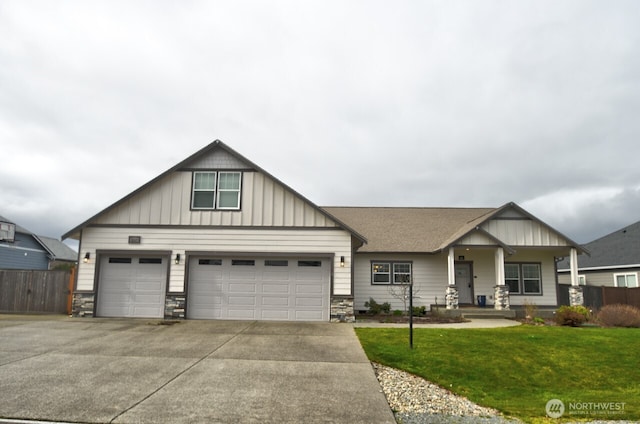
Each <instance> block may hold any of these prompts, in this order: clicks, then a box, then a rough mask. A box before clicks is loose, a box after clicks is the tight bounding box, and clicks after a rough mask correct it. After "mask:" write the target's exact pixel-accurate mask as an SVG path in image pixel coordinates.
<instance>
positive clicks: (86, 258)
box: [82, 252, 91, 264]
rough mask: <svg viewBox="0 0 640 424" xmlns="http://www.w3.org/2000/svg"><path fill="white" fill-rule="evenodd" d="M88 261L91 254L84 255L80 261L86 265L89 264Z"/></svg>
mask: <svg viewBox="0 0 640 424" xmlns="http://www.w3.org/2000/svg"><path fill="white" fill-rule="evenodd" d="M89 259H91V253H89V252H87V253H85V254H84V259H83V260H82V261H83V262H84V263H85V264H86V263H87V262H89Z"/></svg>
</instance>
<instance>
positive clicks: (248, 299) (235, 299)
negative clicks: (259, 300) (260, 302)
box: [229, 296, 256, 306]
mask: <svg viewBox="0 0 640 424" xmlns="http://www.w3.org/2000/svg"><path fill="white" fill-rule="evenodd" d="M238 305H243V306H256V298H255V296H229V306H238Z"/></svg>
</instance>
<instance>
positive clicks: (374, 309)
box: [364, 297, 391, 315]
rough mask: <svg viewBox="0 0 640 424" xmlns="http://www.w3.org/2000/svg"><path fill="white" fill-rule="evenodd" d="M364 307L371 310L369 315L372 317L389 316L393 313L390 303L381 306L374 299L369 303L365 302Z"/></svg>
mask: <svg viewBox="0 0 640 424" xmlns="http://www.w3.org/2000/svg"><path fill="white" fill-rule="evenodd" d="M364 307H365V308H369V313H370V314H371V315H378V314H388V313H389V312H391V305H390V304H389V302H384V303H382V304H380V303H378V302H376V301H375V300H374V299H373V298H372V297H370V298H369V301H368V302H364Z"/></svg>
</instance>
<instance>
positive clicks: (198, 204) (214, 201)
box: [191, 171, 242, 210]
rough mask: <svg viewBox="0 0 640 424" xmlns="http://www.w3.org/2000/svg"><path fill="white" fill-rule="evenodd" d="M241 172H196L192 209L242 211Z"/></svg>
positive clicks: (194, 174)
mask: <svg viewBox="0 0 640 424" xmlns="http://www.w3.org/2000/svg"><path fill="white" fill-rule="evenodd" d="M241 185H242V173H241V172H227V171H196V172H194V173H193V192H192V196H191V208H192V209H219V210H238V209H240V190H241Z"/></svg>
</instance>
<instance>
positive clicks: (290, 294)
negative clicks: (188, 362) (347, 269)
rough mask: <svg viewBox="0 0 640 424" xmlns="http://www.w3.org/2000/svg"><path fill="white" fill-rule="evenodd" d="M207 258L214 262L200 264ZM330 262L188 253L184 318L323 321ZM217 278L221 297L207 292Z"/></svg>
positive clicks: (327, 306)
mask: <svg viewBox="0 0 640 424" xmlns="http://www.w3.org/2000/svg"><path fill="white" fill-rule="evenodd" d="M207 261H210V262H215V263H216V264H217V266H202V265H200V264H201V263H202V262H205V263H206V262H207ZM301 264H302V265H301ZM328 264H329V261H327V260H316V259H310V260H307V259H296V258H274V259H270V258H260V257H256V258H248V259H233V258H223V259H215V260H213V259H207V258H191V260H190V261H189V281H188V284H187V287H188V293H187V317H188V318H221V319H261V320H305V321H306V320H312V321H327V320H328V319H329V289H330V279H331V275H330V269H331V268H330V266H329V265H328ZM216 278H217V279H218V282H219V284H220V285H219V286H218V287H217V289H218V290H219V291H218V292H217V294H220V296H219V297H216V298H215V299H212V298H208V297H205V295H206V294H207V293H210V292H212V291H213V290H211V284H212V281H213V280H214V279H216Z"/></svg>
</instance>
